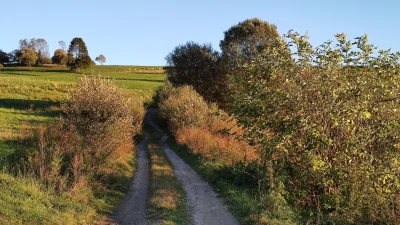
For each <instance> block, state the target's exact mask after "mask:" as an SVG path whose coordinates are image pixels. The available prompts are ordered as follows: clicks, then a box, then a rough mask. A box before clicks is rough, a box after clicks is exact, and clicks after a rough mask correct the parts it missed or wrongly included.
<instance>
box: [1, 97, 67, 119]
mask: <svg viewBox="0 0 400 225" xmlns="http://www.w3.org/2000/svg"><path fill="white" fill-rule="evenodd" d="M60 107H61V102H55V101H45V100H26V99H0V108H7V109H16V110H26V113H23V114H25V115H35V116H47V117H57V116H59V115H60V114H61V113H62V110H61V108H60Z"/></svg>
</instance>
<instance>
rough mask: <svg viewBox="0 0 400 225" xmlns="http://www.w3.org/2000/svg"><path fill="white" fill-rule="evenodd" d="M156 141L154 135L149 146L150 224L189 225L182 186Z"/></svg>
mask: <svg viewBox="0 0 400 225" xmlns="http://www.w3.org/2000/svg"><path fill="white" fill-rule="evenodd" d="M156 140H157V139H156V138H155V137H154V135H153V137H152V139H151V141H150V143H149V145H148V151H149V157H150V163H151V168H150V171H151V177H150V192H149V200H148V217H149V220H150V224H182V225H183V224H188V218H187V213H186V204H185V199H186V196H185V192H184V190H183V187H182V184H181V183H180V182H179V181H178V179H177V178H176V176H175V174H174V170H173V167H172V165H171V163H170V162H169V160H168V159H167V156H166V155H165V153H164V151H163V150H162V148H161V147H160V146H159V144H158V143H157V141H156Z"/></svg>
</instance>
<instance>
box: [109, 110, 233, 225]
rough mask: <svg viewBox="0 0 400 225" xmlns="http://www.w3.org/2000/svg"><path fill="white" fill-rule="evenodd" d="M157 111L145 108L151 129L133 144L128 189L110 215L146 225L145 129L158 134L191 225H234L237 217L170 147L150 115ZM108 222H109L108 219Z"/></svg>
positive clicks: (130, 223) (128, 223)
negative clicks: (134, 153)
mask: <svg viewBox="0 0 400 225" xmlns="http://www.w3.org/2000/svg"><path fill="white" fill-rule="evenodd" d="M156 113H157V111H156V110H154V109H150V110H148V111H147V114H146V117H145V122H146V123H148V124H150V125H151V126H152V127H153V128H154V129H152V130H150V129H149V130H146V131H145V137H146V138H145V139H144V140H143V141H142V142H141V143H140V144H139V146H138V148H137V161H138V168H137V170H136V172H135V175H134V176H135V177H134V180H133V182H132V186H131V188H130V191H129V193H128V194H127V195H126V196H125V198H124V199H123V200H122V201H121V203H120V204H119V205H118V206H117V207H116V210H115V213H114V216H113V217H112V218H113V220H114V221H115V223H116V224H122V225H125V224H126V225H147V224H148V221H147V219H146V201H147V196H148V187H149V160H148V156H147V143H148V137H149V132H158V133H159V134H162V135H161V136H162V138H161V139H160V140H159V141H160V145H161V146H162V147H163V150H164V151H165V153H166V155H167V157H168V159H169V160H170V161H171V163H172V165H173V167H174V172H175V175H176V177H177V178H178V179H179V181H180V182H181V183H182V185H183V188H184V190H185V192H186V197H187V202H186V205H187V208H188V210H187V211H188V216H189V218H190V221H191V224H194V225H225V224H226V225H236V224H238V222H237V220H236V219H235V218H234V217H233V215H232V214H231V213H230V212H229V211H228V210H227V208H226V206H225V205H224V204H223V201H222V200H221V199H220V198H218V196H217V194H216V193H215V192H214V191H213V190H212V188H211V186H210V185H209V184H208V183H207V182H205V181H204V180H203V179H202V178H201V177H200V176H199V175H198V174H197V173H196V172H195V171H194V170H193V169H192V168H191V167H190V166H189V165H188V164H186V163H185V162H184V161H183V160H182V159H181V158H180V157H179V156H178V155H177V154H176V153H175V152H174V151H172V150H171V149H170V148H169V147H168V144H167V143H166V140H167V139H168V136H167V135H165V133H164V132H163V131H162V130H161V129H160V128H159V127H158V126H157V125H156V124H155V123H154V121H153V117H154V116H155V115H156ZM110 224H111V223H110Z"/></svg>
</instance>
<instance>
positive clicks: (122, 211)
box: [110, 132, 150, 225]
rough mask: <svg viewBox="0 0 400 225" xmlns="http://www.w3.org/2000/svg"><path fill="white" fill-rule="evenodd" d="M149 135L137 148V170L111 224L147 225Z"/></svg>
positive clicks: (146, 135)
mask: <svg viewBox="0 0 400 225" xmlns="http://www.w3.org/2000/svg"><path fill="white" fill-rule="evenodd" d="M148 137H149V135H148V133H146V132H145V138H144V140H142V142H141V143H140V144H139V145H138V147H137V150H136V151H137V153H136V154H137V155H136V157H137V163H138V166H137V169H136V171H135V174H134V179H133V181H132V184H131V187H130V190H129V192H128V194H127V195H126V196H125V197H124V199H123V200H122V201H121V202H120V204H118V206H117V207H116V209H115V212H114V215H113V216H112V220H113V222H112V223H111V222H110V224H121V225H147V218H146V203H147V196H148V190H149V176H150V169H149V159H148V156H147V143H148Z"/></svg>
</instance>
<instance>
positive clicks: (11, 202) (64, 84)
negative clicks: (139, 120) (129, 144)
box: [0, 66, 166, 224]
mask: <svg viewBox="0 0 400 225" xmlns="http://www.w3.org/2000/svg"><path fill="white" fill-rule="evenodd" d="M98 74H101V76H103V77H106V78H110V79H114V80H115V82H116V84H117V85H119V86H120V87H123V89H124V90H125V91H126V94H127V95H128V96H132V97H133V98H135V99H137V100H138V101H141V102H143V103H146V102H150V101H151V97H152V95H153V93H154V90H155V89H156V88H157V87H159V86H160V85H162V84H163V82H164V80H165V78H166V75H165V73H164V70H163V68H162V67H139V66H94V67H92V68H90V69H87V70H84V71H82V72H81V74H76V73H70V72H69V70H68V69H67V68H55V67H32V68H27V67H5V68H3V69H2V70H1V72H0V189H2V190H4V191H2V192H1V193H0V208H2V210H0V224H94V223H96V222H98V221H102V220H103V219H104V216H105V215H106V214H107V213H109V212H110V210H112V208H113V206H114V205H115V204H116V202H118V200H119V199H120V198H121V196H122V195H123V194H124V192H126V191H127V190H128V188H129V184H130V178H131V176H132V174H133V170H134V152H133V151H132V152H130V153H129V154H127V155H126V156H128V157H124V158H123V159H119V161H118V163H119V164H118V165H125V166H123V167H124V168H123V170H121V171H114V172H115V173H113V176H116V177H118V178H116V179H118V182H115V187H114V186H110V187H108V186H107V187H106V186H104V185H100V184H98V185H92V186H84V188H80V189H79V190H77V191H76V192H75V191H72V192H60V193H58V192H57V193H56V192H55V191H54V190H53V189H52V188H48V187H47V186H46V184H45V183H43V182H40V180H37V179H35V178H34V177H29V176H24V175H17V176H15V174H12V173H11V174H10V173H9V170H8V169H9V168H11V167H12V166H13V165H11V164H10V163H11V162H10V161H8V159H9V158H10V157H7V156H13V153H14V152H15V151H16V150H21V149H25V150H30V148H31V147H32V146H30V145H29V144H27V145H25V144H24V141H23V140H24V137H25V136H28V137H29V135H31V130H32V129H35V127H37V126H38V125H40V124H45V123H47V122H49V121H51V120H57V119H59V115H60V113H61V111H62V104H63V103H64V102H65V101H66V100H67V96H68V92H69V91H71V90H74V89H75V86H76V83H77V81H78V80H79V78H80V77H82V76H83V75H87V76H92V75H98ZM89 188H91V189H90V190H89ZM92 189H93V190H92ZM32 206H35V207H32Z"/></svg>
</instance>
